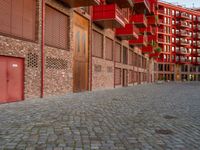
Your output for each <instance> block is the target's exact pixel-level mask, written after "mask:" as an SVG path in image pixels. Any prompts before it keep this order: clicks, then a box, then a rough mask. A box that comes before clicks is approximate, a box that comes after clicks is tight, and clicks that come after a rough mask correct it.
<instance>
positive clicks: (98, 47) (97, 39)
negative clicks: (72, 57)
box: [92, 31, 103, 58]
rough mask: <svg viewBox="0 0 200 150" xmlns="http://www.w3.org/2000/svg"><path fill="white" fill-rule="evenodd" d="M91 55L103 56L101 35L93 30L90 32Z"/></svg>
mask: <svg viewBox="0 0 200 150" xmlns="http://www.w3.org/2000/svg"><path fill="white" fill-rule="evenodd" d="M92 35H93V39H92V47H93V48H92V55H93V56H96V57H100V58H102V57H103V35H102V34H100V33H98V32H96V31H93V32H92Z"/></svg>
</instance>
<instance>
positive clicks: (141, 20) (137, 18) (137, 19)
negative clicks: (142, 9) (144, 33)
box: [130, 14, 147, 27]
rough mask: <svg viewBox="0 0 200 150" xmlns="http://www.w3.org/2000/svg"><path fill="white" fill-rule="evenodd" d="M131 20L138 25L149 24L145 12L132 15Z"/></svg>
mask: <svg viewBox="0 0 200 150" xmlns="http://www.w3.org/2000/svg"><path fill="white" fill-rule="evenodd" d="M130 22H133V23H134V24H135V25H136V26H139V27H140V26H147V18H146V16H145V15H143V14H137V15H132V16H131V18H130Z"/></svg>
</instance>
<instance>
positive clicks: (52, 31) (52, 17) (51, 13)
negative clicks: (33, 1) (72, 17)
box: [45, 6, 69, 49]
mask: <svg viewBox="0 0 200 150" xmlns="http://www.w3.org/2000/svg"><path fill="white" fill-rule="evenodd" d="M45 19H46V20H45V43H46V44H47V45H50V46H53V47H57V48H62V49H67V48H68V27H69V22H68V17H67V16H66V15H65V14H63V13H61V12H59V11H57V10H55V9H53V8H51V7H49V6H46V17H45Z"/></svg>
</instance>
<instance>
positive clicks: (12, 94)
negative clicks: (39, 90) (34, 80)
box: [0, 56, 24, 103]
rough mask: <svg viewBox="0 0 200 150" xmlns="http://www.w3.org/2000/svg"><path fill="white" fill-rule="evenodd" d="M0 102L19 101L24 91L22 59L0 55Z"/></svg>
mask: <svg viewBox="0 0 200 150" xmlns="http://www.w3.org/2000/svg"><path fill="white" fill-rule="evenodd" d="M0 82H1V85H0V91H1V92H0V103H5V102H13V101H20V100H22V99H23V93H24V92H23V91H24V89H23V88H24V61H23V59H21V58H14V57H4V56H0Z"/></svg>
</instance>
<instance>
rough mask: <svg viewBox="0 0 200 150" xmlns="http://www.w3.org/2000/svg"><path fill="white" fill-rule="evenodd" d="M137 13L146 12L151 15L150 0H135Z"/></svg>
mask: <svg viewBox="0 0 200 150" xmlns="http://www.w3.org/2000/svg"><path fill="white" fill-rule="evenodd" d="M134 8H135V12H136V13H138V14H143V13H144V10H146V11H147V13H150V3H149V0H134Z"/></svg>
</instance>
